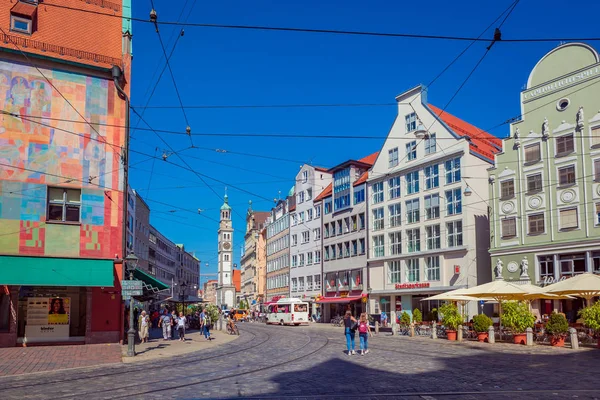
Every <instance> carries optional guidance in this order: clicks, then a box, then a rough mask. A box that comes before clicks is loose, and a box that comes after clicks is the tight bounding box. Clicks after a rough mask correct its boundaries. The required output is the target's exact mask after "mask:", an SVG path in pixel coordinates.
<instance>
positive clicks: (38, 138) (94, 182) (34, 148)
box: [0, 61, 125, 258]
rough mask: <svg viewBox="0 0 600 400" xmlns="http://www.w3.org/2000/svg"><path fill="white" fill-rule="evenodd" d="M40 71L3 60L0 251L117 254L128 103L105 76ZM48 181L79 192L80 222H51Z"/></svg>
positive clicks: (0, 83)
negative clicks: (121, 156) (123, 148)
mask: <svg viewBox="0 0 600 400" xmlns="http://www.w3.org/2000/svg"><path fill="white" fill-rule="evenodd" d="M41 71H42V73H43V75H42V74H40V72H39V71H38V70H37V69H35V68H33V67H29V66H26V65H21V64H16V63H12V62H11V63H8V62H3V61H0V110H1V111H3V113H0V254H20V255H36V256H44V255H45V256H54V257H82V258H114V256H115V254H121V234H122V233H121V212H122V211H121V210H122V208H121V207H122V204H123V194H122V192H120V191H119V189H120V187H121V186H122V178H121V177H122V170H121V164H120V154H119V152H120V148H121V146H122V145H123V143H122V142H123V135H124V132H123V130H122V128H118V127H112V126H111V127H108V126H107V125H116V126H123V125H124V122H125V121H124V103H123V102H122V101H121V100H120V99H119V98H118V96H117V93H116V91H115V90H114V86H113V84H112V82H109V81H108V80H106V79H100V78H95V77H89V76H84V75H80V74H76V73H71V72H65V71H57V70H48V69H42V70H41ZM46 78H47V79H48V80H49V81H50V82H51V83H52V84H50V83H49V82H48V80H47V79H46ZM63 96H64V97H63ZM69 103H70V104H69ZM7 113H9V114H7ZM80 114H81V115H80ZM82 116H83V118H82ZM84 118H85V120H84ZM86 120H87V121H88V122H89V124H88V123H86ZM49 186H51V187H65V188H75V189H81V204H80V218H79V222H77V223H72V224H60V223H59V224H57V223H52V222H49V221H48V220H47V217H48V187H49Z"/></svg>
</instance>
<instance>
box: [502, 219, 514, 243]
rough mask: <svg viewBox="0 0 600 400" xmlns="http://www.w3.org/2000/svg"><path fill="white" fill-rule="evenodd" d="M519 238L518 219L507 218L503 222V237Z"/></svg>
mask: <svg viewBox="0 0 600 400" xmlns="http://www.w3.org/2000/svg"><path fill="white" fill-rule="evenodd" d="M515 236H517V219H516V218H514V217H513V218H505V219H503V220H502V237H503V238H511V237H515Z"/></svg>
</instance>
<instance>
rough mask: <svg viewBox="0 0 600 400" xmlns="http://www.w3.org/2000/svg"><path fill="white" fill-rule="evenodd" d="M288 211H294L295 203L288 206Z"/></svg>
mask: <svg viewBox="0 0 600 400" xmlns="http://www.w3.org/2000/svg"><path fill="white" fill-rule="evenodd" d="M289 211H290V212H291V211H296V205H295V204H294V205H292V206H290V209H289Z"/></svg>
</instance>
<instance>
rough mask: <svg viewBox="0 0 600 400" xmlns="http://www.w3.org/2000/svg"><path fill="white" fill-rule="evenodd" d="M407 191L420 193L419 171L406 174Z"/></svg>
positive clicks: (408, 192)
mask: <svg viewBox="0 0 600 400" xmlns="http://www.w3.org/2000/svg"><path fill="white" fill-rule="evenodd" d="M406 193H407V194H413V193H419V171H413V172H409V173H408V174H406Z"/></svg>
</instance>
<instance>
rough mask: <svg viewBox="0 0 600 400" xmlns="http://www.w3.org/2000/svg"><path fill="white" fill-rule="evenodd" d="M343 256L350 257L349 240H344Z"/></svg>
mask: <svg viewBox="0 0 600 400" xmlns="http://www.w3.org/2000/svg"><path fill="white" fill-rule="evenodd" d="M344 257H350V242H344Z"/></svg>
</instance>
